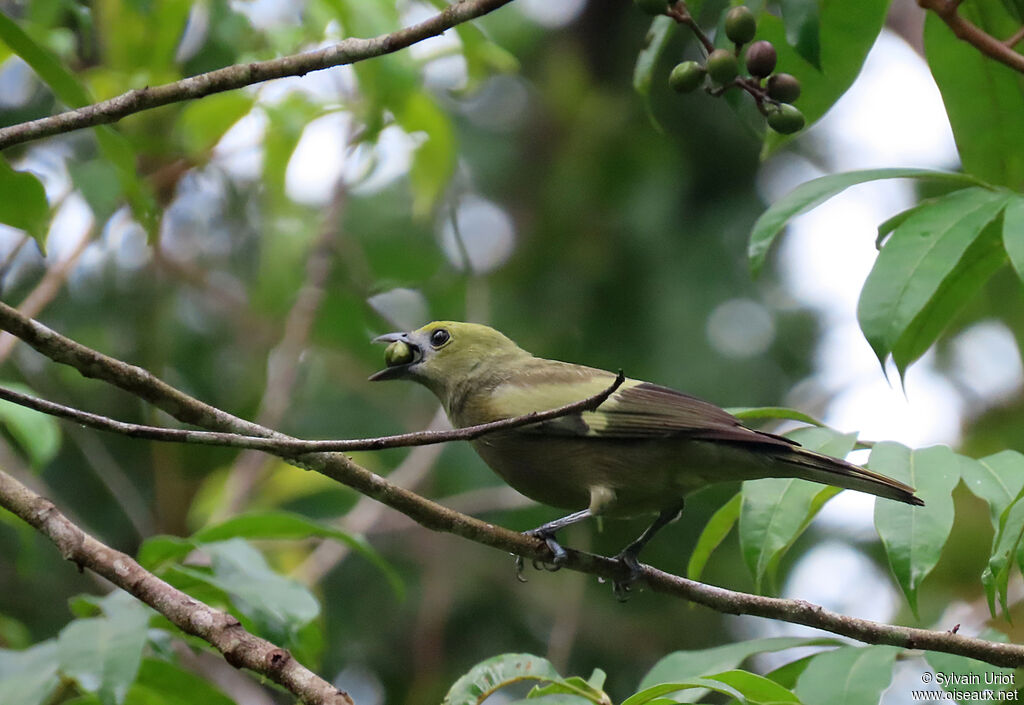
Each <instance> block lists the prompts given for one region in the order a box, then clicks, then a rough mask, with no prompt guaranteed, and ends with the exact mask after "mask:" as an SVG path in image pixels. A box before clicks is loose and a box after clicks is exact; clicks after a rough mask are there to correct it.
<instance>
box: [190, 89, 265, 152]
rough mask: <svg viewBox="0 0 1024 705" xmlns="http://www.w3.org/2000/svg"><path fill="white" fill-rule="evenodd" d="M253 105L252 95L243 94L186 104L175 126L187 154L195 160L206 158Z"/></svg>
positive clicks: (223, 94)
mask: <svg viewBox="0 0 1024 705" xmlns="http://www.w3.org/2000/svg"><path fill="white" fill-rule="evenodd" d="M252 105H253V96H252V94H250V93H243V92H242V91H231V92H228V93H218V94H216V95H211V96H207V97H206V98H203V99H202V100H195V101H192V102H191V103H188V104H186V105H185V108H184V109H183V110H182V111H181V115H180V116H179V117H178V122H177V124H176V125H175V130H176V132H177V133H178V136H179V139H180V140H181V143H182V145H183V146H184V148H185V151H186V152H187V153H188V154H189V155H190V156H192V158H193V159H196V160H202V159H205V158H207V157H208V156H209V152H210V150H211V149H213V147H214V145H216V144H217V142H218V141H219V140H220V138H221V137H223V136H224V133H225V132H227V131H228V130H229V129H230V128H231V126H232V125H234V124H235V123H236V122H238V121H239V120H240V119H241V118H242V117H243V116H244V115H245V114H246V113H248V112H249V111H250V110H251V109H252Z"/></svg>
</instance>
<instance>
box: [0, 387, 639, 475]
mask: <svg viewBox="0 0 1024 705" xmlns="http://www.w3.org/2000/svg"><path fill="white" fill-rule="evenodd" d="M625 379H626V376H625V375H624V374H623V373H622V372H621V371H620V372H619V374H618V376H616V377H615V379H614V380H613V381H612V383H611V385H609V386H608V387H607V388H606V389H604V390H602V391H600V392H598V393H597V394H594V395H592V396H589V397H587V398H585V399H580V400H579V401H575V402H573V403H571V404H565V405H564V406H560V407H557V408H554V409H548V410H546V411H532V412H530V413H528V414H524V415H522V416H514V417H512V418H507V419H501V420H500V421H491V422H489V423H482V424H477V425H476V426H465V427H463V428H456V429H452V430H450V431H415V432H413V433H401V434H398V435H395V436H378V437H376V438H355V439H350V440H331V441H306V440H300V439H297V438H283V437H282V438H267V437H265V436H244V435H239V434H235V433H218V432H216V431H192V430H189V429H180V428H164V427H162V426H145V425H143V424H135V423H127V422H124V421H117V420H116V419H112V418H110V417H108V416H101V415H100V414H93V413H90V412H88V411H82V410H81V409H75V408H73V407H70V406H65V405H63V404H57V403H56V402H52V401H47V400H45V399H39V398H37V397H33V396H30V395H28V394H22V393H21V392H16V391H14V390H13V389H7V388H5V387H0V399H3V400H5V401H9V402H12V403H14V404H18V405H19V406H24V407H27V408H29V409H34V410H36V411H41V412H42V413H44V414H49V415H51V416H57V417H59V418H62V419H68V420H69V421H75V422H77V423H80V424H82V425H83V426H88V427H89V428H95V429H97V430H100V431H109V432H111V433H119V434H121V435H123V436H128V437H129V438H136V439H140V440H148V441H162V442H167V443H193V444H197V445H213V446H224V447H228V448H246V449H249V450H261V451H265V452H267V453H274V454H275V455H302V454H305V453H347V452H352V451H357V450H384V449H386V448H407V447H409V446H425V445H433V444H435V443H447V442H449V441H471V440H474V439H476V438H479V437H480V436H483V435H486V434H489V433H496V432H498V431H508V430H511V429H514V428H520V427H522V426H529V425H531V424H536V423H542V422H544V421H550V420H551V419H556V418H559V417H561V416H568V415H569V414H573V413H576V412H578V411H593V410H594V409H596V408H597V407H599V406H600V405H601V404H602V403H603V402H604V401H605V400H606V399H607V398H608V397H610V396H611V395H612V394H614V393H615V390H617V389H618V388H619V386H620V385H621V384H622V383H623V382H624V381H625Z"/></svg>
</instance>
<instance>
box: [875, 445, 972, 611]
mask: <svg viewBox="0 0 1024 705" xmlns="http://www.w3.org/2000/svg"><path fill="white" fill-rule="evenodd" d="M868 467H870V468H871V469H872V470H874V471H876V472H880V473H882V474H883V475H887V476H889V477H891V478H893V479H895V480H900V481H901V482H905V483H907V484H908V485H910V486H911V487H913V488H914V489H915V490H916V494H917V495H918V496H919V497H920V498H921V499H922V500H924V503H925V506H924V507H914V506H911V505H909V504H904V503H903V502H895V501H886V500H881V501H876V502H875V528H876V529H877V530H878V536H879V537H880V538H881V539H882V545H883V546H884V547H885V553H886V555H887V556H888V557H889V567H890V568H891V569H892V573H893V575H894V576H895V577H896V580H897V582H898V583H899V584H900V588H902V590H903V594H904V595H906V597H907V602H908V603H909V605H910V608H911V609H912V610H913V611H914V614H915V615H916V614H917V590H918V588H919V587H920V585H921V581H922V580H924V579H925V577H926V576H927V575H928V574H929V573H930V572H931V570H932V568H934V567H935V564H936V563H938V561H939V554H941V553H942V547H943V546H944V545H945V544H946V539H948V538H949V532H950V529H952V528H953V496H952V493H953V488H954V487H956V485H957V483H958V482H959V481H960V457H959V456H957V455H956V454H955V453H953V451H951V450H950V449H949V448H948V447H947V446H932V447H930V448H921V449H915V450H911V449H909V448H907V447H906V446H904V445H900V444H899V443H892V442H889V441H885V442H882V443H878V444H877V445H875V447H874V448H873V449H872V451H871V458H870V460H869V462H868Z"/></svg>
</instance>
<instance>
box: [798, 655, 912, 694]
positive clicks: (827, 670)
mask: <svg viewBox="0 0 1024 705" xmlns="http://www.w3.org/2000/svg"><path fill="white" fill-rule="evenodd" d="M899 653H900V650H899V649H897V648H896V647H894V646H866V647H857V646H844V647H842V648H840V649H836V650H834V651H829V652H826V653H823V654H818V655H817V656H815V657H814V658H813V659H812V660H811V662H810V663H809V664H808V665H807V668H806V669H804V672H803V673H802V674H801V675H800V678H799V679H798V680H797V684H796V689H795V692H796V695H797V697H799V698H800V700H801V701H802V702H803V703H805V704H806V705H866V704H867V703H877V702H878V701H879V699H880V698H881V696H882V692H883V691H884V690H885V689H886V688H888V687H889V683H890V681H892V665H893V661H895V659H896V656H898V655H899Z"/></svg>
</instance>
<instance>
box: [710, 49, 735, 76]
mask: <svg viewBox="0 0 1024 705" xmlns="http://www.w3.org/2000/svg"><path fill="white" fill-rule="evenodd" d="M707 67H708V75H709V76H711V78H712V79H714V81H715V83H723V84H724V83H728V82H729V81H731V80H732V79H734V78H736V76H737V75H738V74H739V72H740V66H739V62H738V61H736V57H735V56H734V55H733V53H732V52H731V51H729V50H728V49H715V50H714V51H713V52H711V53H710V54H709V55H708V63H707Z"/></svg>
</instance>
